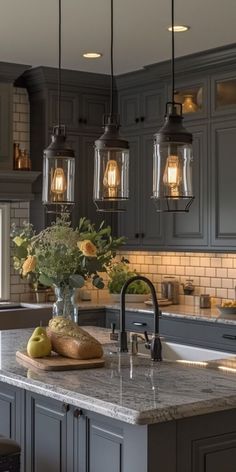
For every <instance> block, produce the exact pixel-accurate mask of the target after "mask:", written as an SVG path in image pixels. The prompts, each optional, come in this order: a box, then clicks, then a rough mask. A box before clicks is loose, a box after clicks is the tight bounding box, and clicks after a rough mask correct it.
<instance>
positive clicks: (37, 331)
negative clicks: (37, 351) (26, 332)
mask: <svg viewBox="0 0 236 472" xmlns="http://www.w3.org/2000/svg"><path fill="white" fill-rule="evenodd" d="M40 334H44V336H47V333H46V329H45V328H42V326H38V327H37V328H35V330H34V331H33V334H32V336H31V337H32V338H33V337H34V336H38V335H40Z"/></svg>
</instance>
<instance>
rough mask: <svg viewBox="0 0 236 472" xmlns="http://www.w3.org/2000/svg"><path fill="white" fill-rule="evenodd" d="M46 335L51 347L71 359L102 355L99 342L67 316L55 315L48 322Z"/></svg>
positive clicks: (95, 357) (96, 357)
mask: <svg viewBox="0 0 236 472" xmlns="http://www.w3.org/2000/svg"><path fill="white" fill-rule="evenodd" d="M47 335H48V336H49V338H50V339H51V343H52V349H53V351H55V352H57V353H58V354H60V355H61V356H65V357H71V358H73V359H98V358H100V357H102V355H103V349H102V346H101V344H100V343H99V342H98V341H97V340H96V339H95V338H94V337H93V336H91V335H90V334H89V333H87V332H86V331H85V330H84V329H82V328H80V327H79V326H78V325H77V324H76V323H74V322H73V321H72V320H70V319H69V318H64V317H63V316H55V318H52V319H51V320H50V321H49V323H48V328H47Z"/></svg>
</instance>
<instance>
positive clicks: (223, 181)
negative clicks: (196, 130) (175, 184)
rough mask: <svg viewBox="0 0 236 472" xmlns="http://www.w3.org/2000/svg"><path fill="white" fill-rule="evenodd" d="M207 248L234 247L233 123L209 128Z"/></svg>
mask: <svg viewBox="0 0 236 472" xmlns="http://www.w3.org/2000/svg"><path fill="white" fill-rule="evenodd" d="M211 143H212V150H211V171H210V175H211V178H212V187H211V189H212V191H211V209H212V211H211V246H213V247H221V248H229V249H235V248H236V218H235V202H236V186H235V175H236V160H235V159H234V155H235V147H236V122H235V120H232V121H226V120H224V121H221V122H216V123H213V124H212V126H211Z"/></svg>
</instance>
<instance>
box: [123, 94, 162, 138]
mask: <svg viewBox="0 0 236 472" xmlns="http://www.w3.org/2000/svg"><path fill="white" fill-rule="evenodd" d="M119 112H120V116H121V124H122V132H125V133H130V132H132V130H134V131H136V130H141V129H145V128H150V127H154V126H157V123H158V122H159V121H160V119H161V117H162V115H163V91H162V90H160V89H158V88H155V89H153V90H152V89H151V88H149V89H147V88H146V89H144V88H140V89H137V90H136V91H133V89H132V90H131V91H130V90H129V91H127V90H125V91H121V92H120V94H119Z"/></svg>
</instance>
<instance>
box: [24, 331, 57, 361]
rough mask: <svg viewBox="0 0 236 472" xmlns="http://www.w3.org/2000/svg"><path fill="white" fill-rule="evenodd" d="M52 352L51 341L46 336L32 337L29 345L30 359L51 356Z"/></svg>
mask: <svg viewBox="0 0 236 472" xmlns="http://www.w3.org/2000/svg"><path fill="white" fill-rule="evenodd" d="M51 350H52V344H51V341H50V339H49V338H48V336H45V335H44V334H38V335H37V336H33V335H32V336H31V338H30V339H29V341H28V344H27V354H28V356H30V357H45V356H50V354H51Z"/></svg>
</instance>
